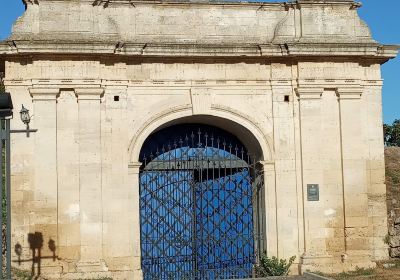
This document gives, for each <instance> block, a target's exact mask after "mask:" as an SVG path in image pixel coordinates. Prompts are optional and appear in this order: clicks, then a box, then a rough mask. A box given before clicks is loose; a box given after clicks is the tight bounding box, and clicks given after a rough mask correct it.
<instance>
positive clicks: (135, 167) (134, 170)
mask: <svg viewBox="0 0 400 280" xmlns="http://www.w3.org/2000/svg"><path fill="white" fill-rule="evenodd" d="M141 166H142V163H141V162H131V163H129V164H128V173H129V174H139V172H140V167H141Z"/></svg>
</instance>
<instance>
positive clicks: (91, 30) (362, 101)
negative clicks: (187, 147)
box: [0, 0, 397, 280]
mask: <svg viewBox="0 0 400 280" xmlns="http://www.w3.org/2000/svg"><path fill="white" fill-rule="evenodd" d="M26 6H27V10H26V12H25V14H24V15H23V16H22V17H21V18H19V19H18V20H17V22H16V23H15V25H14V29H13V34H12V35H11V37H10V38H9V39H8V40H6V41H4V42H1V43H0V61H1V64H2V67H4V70H5V84H6V88H7V91H10V92H11V94H12V98H13V102H14V106H15V107H16V109H17V110H18V109H19V108H20V106H21V104H24V106H25V107H27V108H28V109H29V110H30V111H31V113H32V115H33V119H32V123H31V127H32V128H37V129H38V132H37V133H34V134H32V135H31V137H30V138H26V136H25V135H23V134H21V135H19V134H18V135H13V136H12V186H13V187H12V238H13V246H14V245H15V244H17V243H18V244H20V245H21V246H22V248H23V250H22V255H21V256H20V258H21V259H29V258H30V257H31V253H32V252H31V250H30V247H29V246H30V245H29V243H28V238H27V237H28V234H30V233H31V234H32V233H35V232H36V233H41V234H42V237H43V241H44V245H43V249H42V252H41V254H42V256H45V258H43V259H42V263H41V266H42V267H41V269H42V275H46V276H48V277H53V278H56V279H61V278H66V279H74V278H76V279H78V278H90V277H94V276H113V277H114V279H135V280H136V279H142V273H141V263H140V230H139V228H140V222H139V167H140V159H139V153H140V149H141V147H142V144H143V143H144V141H145V140H146V138H147V137H148V136H149V135H150V134H151V133H152V132H154V131H156V130H157V129H159V128H160V127H165V126H168V125H169V124H172V123H174V124H176V123H180V122H202V123H207V124H214V125H217V126H220V127H221V128H223V129H225V130H228V131H230V132H232V133H234V134H236V136H238V137H239V138H240V140H242V141H243V142H244V143H245V144H247V146H248V149H249V150H252V149H253V150H254V152H255V153H258V156H259V160H260V164H261V165H262V166H263V172H264V181H265V189H264V195H265V197H264V199H263V205H262V207H261V209H258V211H261V212H262V213H264V219H265V228H264V229H263V230H264V232H265V240H264V241H265V245H264V247H265V248H264V249H265V250H266V252H267V254H268V255H269V256H278V257H279V258H289V257H291V256H293V255H295V256H296V257H297V258H296V265H294V266H293V267H292V270H293V273H301V272H302V271H305V270H314V271H325V272H338V271H342V270H349V269H354V268H355V267H356V266H358V267H371V266H374V261H377V260H382V259H386V258H387V257H388V251H387V245H385V244H384V238H385V236H386V234H387V216H386V190H385V184H384V181H385V172H384V167H385V165H384V151H383V146H384V144H383V137H382V102H381V90H382V77H381V72H380V65H381V64H382V63H384V62H386V61H387V60H388V59H390V58H393V57H395V56H396V54H397V47H395V46H383V45H380V44H379V43H377V42H375V41H374V40H373V39H372V38H371V35H370V33H369V30H368V27H367V26H366V24H365V23H364V22H363V21H362V20H361V19H360V18H359V17H358V15H357V9H358V8H359V5H358V4H357V3H354V2H353V1H348V0H341V1H339V0H335V1H334V0H329V1H328V0H325V1H323V0H299V1H296V2H293V3H208V2H207V3H205V2H200V3H192V2H187V1H183V2H164V1H162V2H153V1H128V0H126V1H124V0H118V1H117V0H110V1H94V0H90V1H89V0H74V1H67V0H38V1H26ZM115 97H119V98H118V99H119V101H116V100H117V99H116V98H115ZM17 110H16V111H17ZM16 115H17V114H16ZM12 128H13V129H22V128H23V124H22V123H21V122H20V121H19V119H18V117H17V116H15V118H14V119H13V121H12ZM308 184H319V187H320V198H319V201H308V199H307V185H308ZM50 240H52V241H54V242H55V245H56V250H55V252H53V251H51V250H50V249H49V248H48V246H47V244H48V242H49V241H50ZM53 253H54V254H55V256H56V257H55V258H52V257H51V256H53ZM13 258H14V259H18V256H17V255H14V256H13ZM15 265H17V264H15ZM30 265H31V263H29V262H22V263H21V267H22V268H27V269H30Z"/></svg>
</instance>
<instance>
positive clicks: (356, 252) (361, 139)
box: [337, 87, 369, 263]
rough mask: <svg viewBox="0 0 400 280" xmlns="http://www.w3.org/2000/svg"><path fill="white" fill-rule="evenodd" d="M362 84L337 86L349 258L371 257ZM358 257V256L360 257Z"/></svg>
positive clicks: (355, 260)
mask: <svg viewBox="0 0 400 280" xmlns="http://www.w3.org/2000/svg"><path fill="white" fill-rule="evenodd" d="M362 92H363V88H362V87H348V88H346V87H341V88H338V89H337V94H338V97H339V107H340V134H341V156H342V180H343V194H344V196H343V200H344V215H345V249H346V254H347V256H346V258H347V257H349V258H350V259H349V262H352V263H357V262H360V261H362V260H359V259H351V258H354V257H357V256H361V255H363V256H364V257H363V258H364V259H365V261H366V262H368V261H367V259H368V257H367V256H368V250H369V242H368V182H367V165H366V164H367V159H368V147H367V145H368V144H367V142H366V141H365V135H366V133H365V131H364V129H363V128H364V126H363V122H364V116H365V114H363V108H362V106H363V103H362V99H361V95H362ZM357 258H359V257H357Z"/></svg>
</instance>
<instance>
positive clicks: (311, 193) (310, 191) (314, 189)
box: [307, 184, 319, 201]
mask: <svg viewBox="0 0 400 280" xmlns="http://www.w3.org/2000/svg"><path fill="white" fill-rule="evenodd" d="M307 200H308V201H319V185H318V184H307Z"/></svg>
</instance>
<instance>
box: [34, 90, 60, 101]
mask: <svg viewBox="0 0 400 280" xmlns="http://www.w3.org/2000/svg"><path fill="white" fill-rule="evenodd" d="M29 93H30V95H31V96H32V98H33V100H34V101H39V100H57V96H58V95H59V94H60V89H59V88H40V87H38V88H29Z"/></svg>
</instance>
